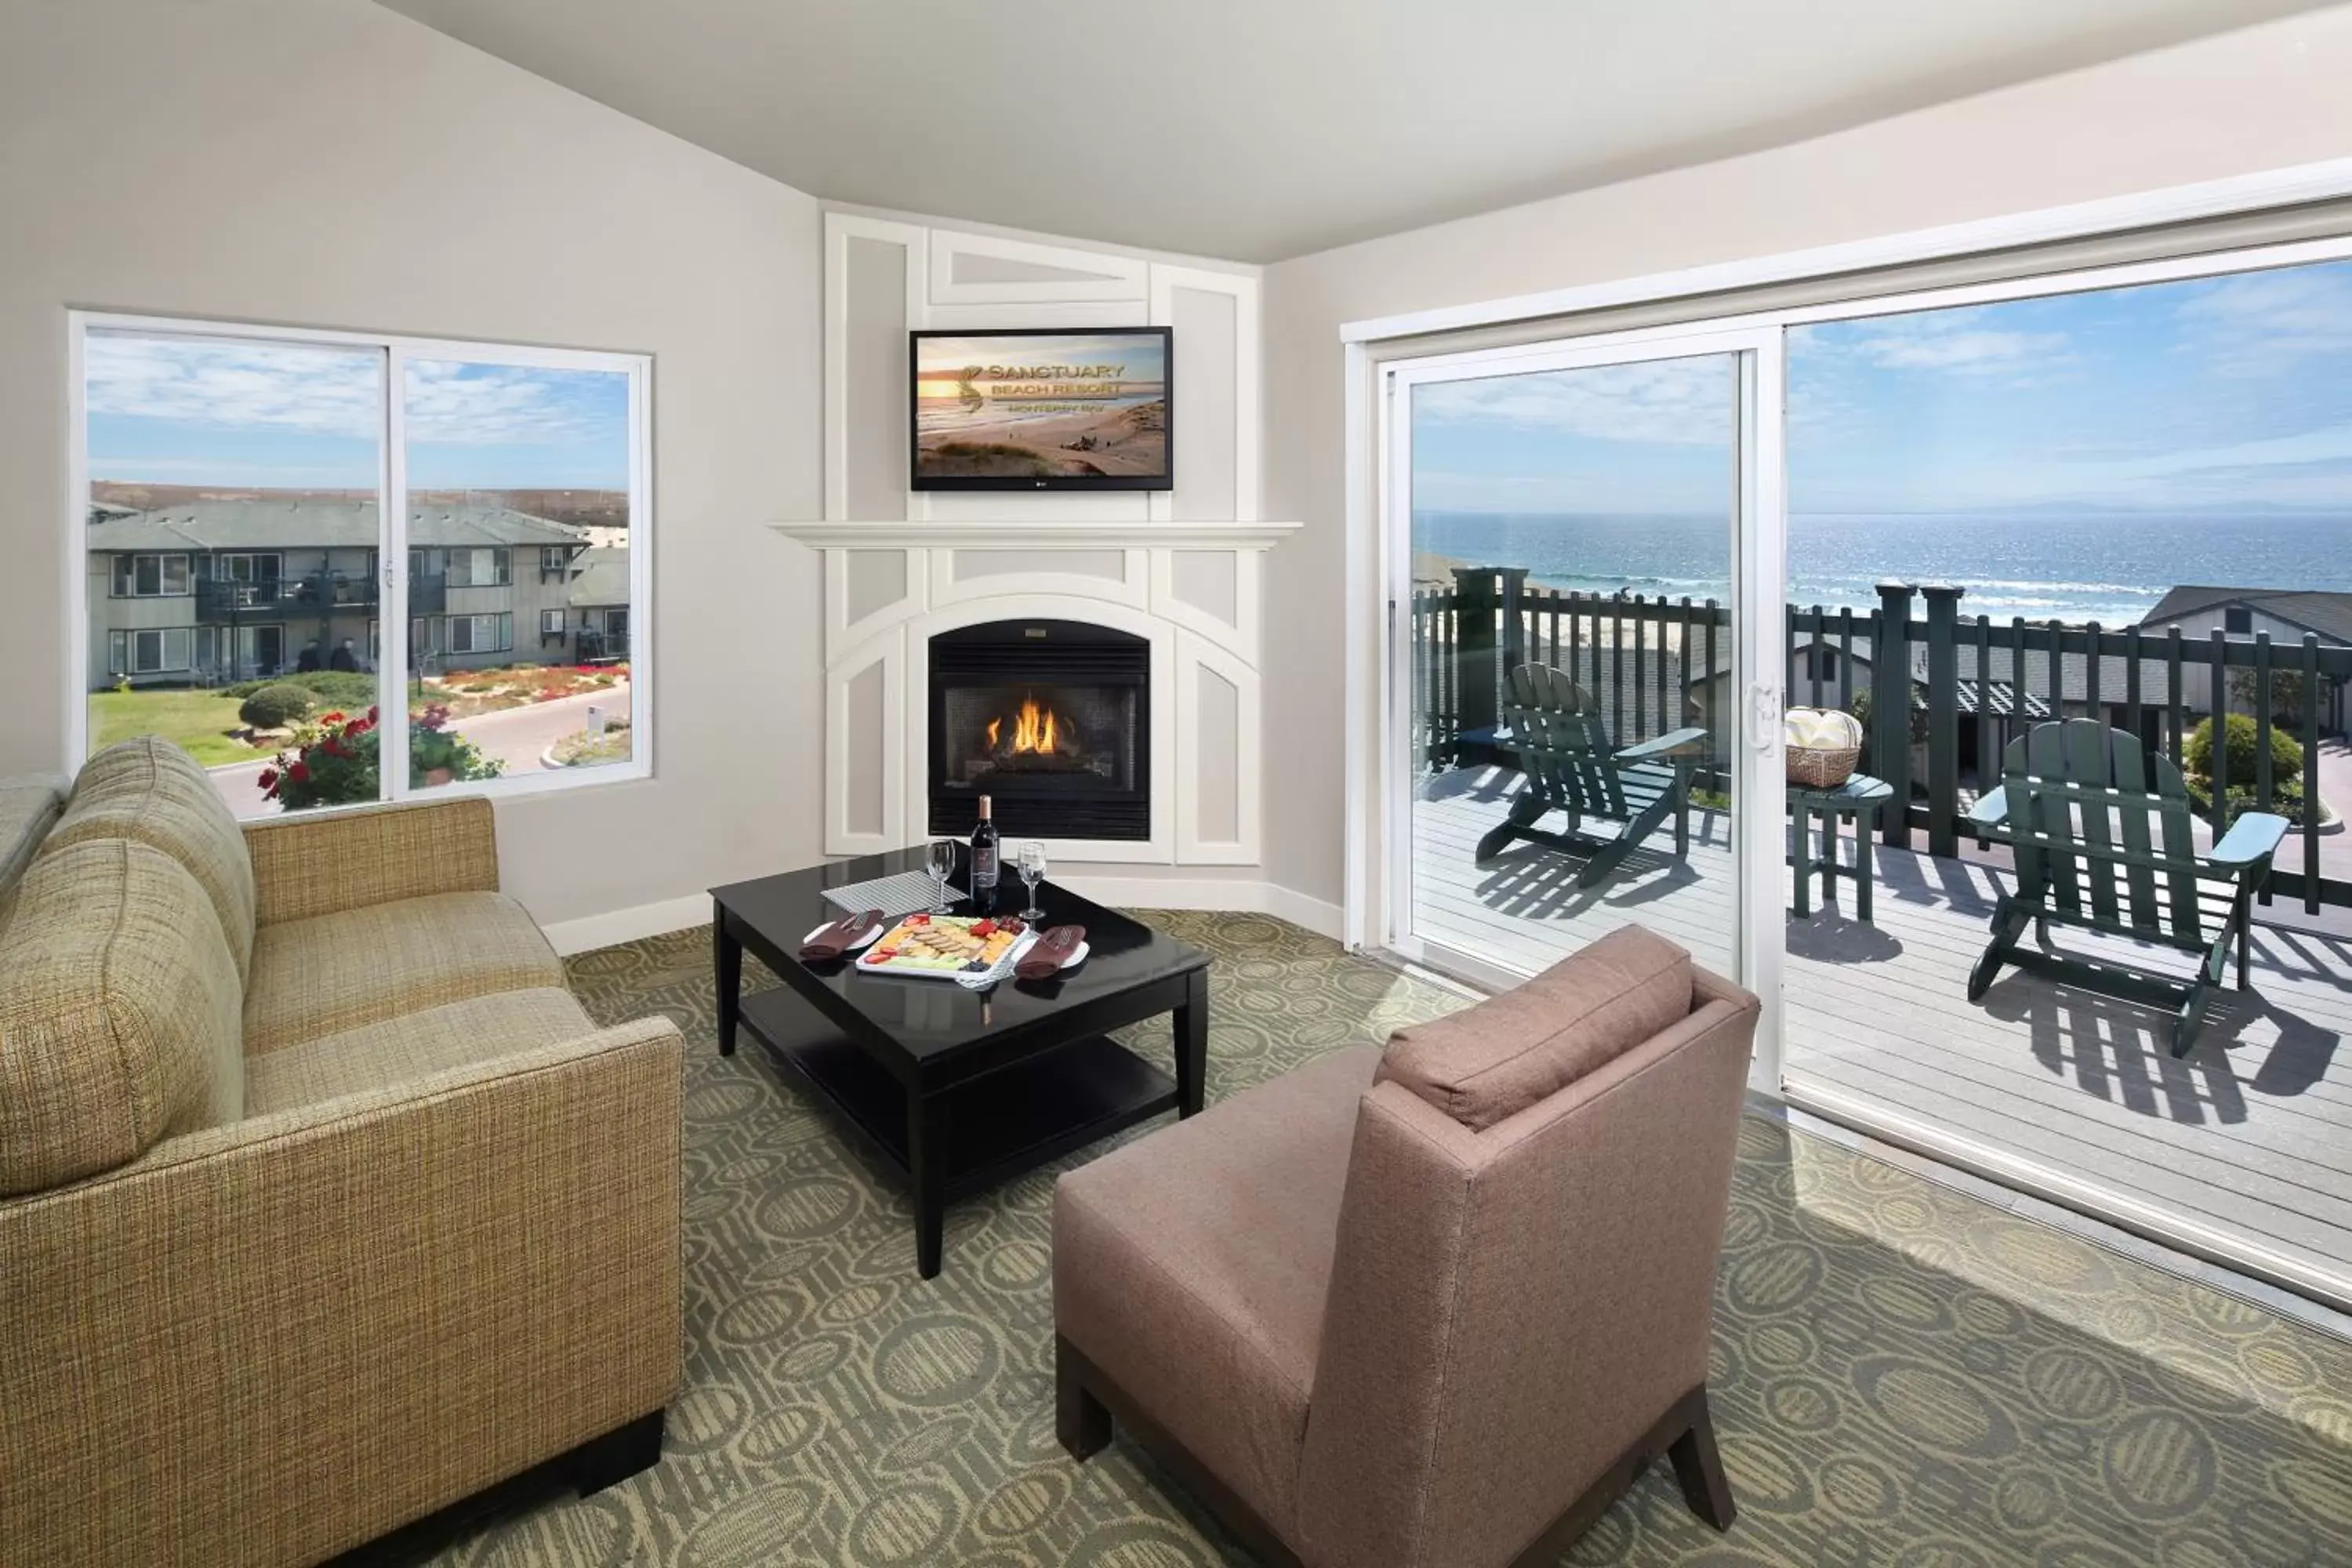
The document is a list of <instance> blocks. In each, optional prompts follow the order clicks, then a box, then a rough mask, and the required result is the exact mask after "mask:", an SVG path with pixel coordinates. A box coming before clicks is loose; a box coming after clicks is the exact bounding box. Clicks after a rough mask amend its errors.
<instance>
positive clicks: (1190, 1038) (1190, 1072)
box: [1175, 969, 1209, 1120]
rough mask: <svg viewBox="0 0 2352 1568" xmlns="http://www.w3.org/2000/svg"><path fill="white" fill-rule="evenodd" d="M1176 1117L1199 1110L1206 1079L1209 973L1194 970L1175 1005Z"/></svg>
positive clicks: (1206, 1083) (1207, 1073)
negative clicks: (1178, 1001)
mask: <svg viewBox="0 0 2352 1568" xmlns="http://www.w3.org/2000/svg"><path fill="white" fill-rule="evenodd" d="M1175 1024H1176V1115H1177V1117H1178V1119H1179V1120H1181V1119H1182V1118H1184V1117H1187V1116H1190V1115H1192V1113H1193V1112H1194V1111H1196V1110H1200V1109H1201V1100H1202V1093H1203V1091H1204V1090H1205V1089H1207V1088H1208V1079H1209V972H1208V971H1207V970H1205V969H1196V970H1194V971H1193V972H1192V974H1191V975H1189V976H1188V977H1187V978H1186V979H1185V982H1184V1000H1183V1001H1181V1002H1180V1003H1178V1004H1177V1005H1176V1017H1175Z"/></svg>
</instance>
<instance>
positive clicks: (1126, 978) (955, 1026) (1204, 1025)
mask: <svg viewBox="0 0 2352 1568" xmlns="http://www.w3.org/2000/svg"><path fill="white" fill-rule="evenodd" d="M922 868H923V851H922V850H920V849H901V850H896V851H893V852H892V853H890V854H887V855H873V856H867V857H866V858H861V859H856V860H844V861H839V862H836V863H835V864H832V865H827V866H818V867H814V868H810V869H808V870H805V871H788V872H785V873H784V874H783V875H782V876H777V877H762V878H760V879H758V880H756V881H750V882H736V883H733V884H731V885H730V886H728V887H724V888H713V889H711V890H710V896H711V899H712V900H713V902H714V904H715V905H716V908H715V910H714V911H713V914H714V920H713V929H714V933H715V941H714V944H713V945H714V947H715V949H716V953H715V956H716V961H717V966H718V981H719V1052H720V1054H721V1055H725V1056H731V1055H733V1054H734V1051H735V1032H736V1026H737V1025H738V1024H739V1023H740V1025H742V1026H744V1027H746V1028H748V1029H749V1030H750V1031H751V1035H752V1037H754V1038H755V1039H757V1040H758V1041H759V1042H760V1043H761V1045H763V1046H765V1047H767V1048H768V1050H769V1052H770V1054H771V1055H772V1056H773V1057H774V1058H776V1060H777V1061H778V1062H779V1063H780V1064H782V1066H783V1067H785V1068H789V1069H790V1070H792V1071H793V1072H794V1073H796V1074H798V1075H799V1076H800V1078H802V1079H803V1080H804V1081H806V1082H807V1084H808V1085H809V1086H810V1087H811V1088H812V1089H815V1091H816V1092H817V1094H818V1096H819V1098H821V1099H822V1100H824V1101H826V1102H827V1103H828V1104H830V1105H831V1106H832V1107H833V1109H834V1110H835V1111H837V1112H838V1113H839V1114H840V1116H841V1118H842V1120H843V1121H845V1123H846V1125H847V1126H848V1128H849V1130H850V1131H852V1132H853V1133H855V1134H856V1136H858V1137H859V1138H860V1139H862V1140H863V1141H864V1142H865V1143H866V1145H867V1146H868V1147H869V1148H870V1149H871V1150H872V1151H873V1152H875V1153H876V1154H877V1155H878V1156H879V1157H880V1158H881V1159H882V1160H883V1161H884V1162H885V1163H888V1164H889V1165H891V1166H893V1167H895V1168H896V1169H898V1170H900V1171H903V1172H905V1173H907V1176H908V1182H909V1184H910V1185H911V1186H912V1188H913V1192H914V1199H915V1255H916V1265H917V1267H918V1268H919V1270H920V1271H921V1274H922V1277H923V1278H924V1279H929V1278H931V1277H932V1276H933V1275H935V1274H937V1273H938V1272H939V1271H940V1229H941V1224H942V1221H943V1219H944V1217H945V1215H946V1211H947V1205H949V1204H950V1202H952V1201H953V1200H955V1199H957V1198H960V1197H963V1196H966V1195H968V1194H972V1193H976V1192H980V1191H982V1190H984V1189H986V1188H988V1187H991V1186H993V1185H994V1184H997V1183H999V1182H1002V1181H1003V1180H1005V1179H1006V1178H1007V1177H1010V1176H1014V1175H1018V1174H1019V1173H1022V1172H1024V1171H1027V1170H1031V1169H1034V1167H1036V1166H1038V1165H1042V1164H1044V1163H1045V1162H1047V1161H1049V1160H1055V1159H1059V1158H1060V1157H1061V1156H1062V1155H1064V1154H1066V1153H1068V1152H1070V1151H1071V1150H1073V1149H1076V1148H1080V1147H1083V1146H1084V1145H1086V1144H1088V1143H1091V1142H1095V1141H1096V1140H1097V1139H1098V1138H1107V1137H1108V1136H1109V1135H1110V1134H1112V1133H1114V1132H1117V1131H1119V1130H1120V1129H1122V1128H1126V1127H1132V1126H1134V1125H1135V1124H1136V1123H1137V1122H1139V1121H1145V1120H1147V1119H1149V1118H1150V1117H1154V1116H1157V1115H1159V1114H1160V1113H1161V1112H1162V1111H1167V1110H1173V1111H1175V1112H1176V1113H1177V1114H1178V1115H1179V1116H1190V1115H1192V1113H1193V1112H1194V1111H1196V1110H1200V1109H1201V1091H1202V1078H1203V1077H1204V1076H1205V1074H1206V1072H1207V1067H1208V1045H1209V955H1208V954H1207V953H1205V952H1202V951H1201V950H1200V949H1198V948H1195V947H1189V946H1187V945H1185V944H1184V943H1183V942H1178V941H1177V940H1175V939H1174V938H1173V937H1169V936H1162V935H1161V934H1160V933H1159V932H1158V931H1153V930H1152V929H1151V928H1150V927H1149V926H1145V925H1141V924H1139V923H1138V922H1137V921H1131V920H1129V919H1128V917H1127V916H1125V915H1122V914H1120V913H1118V911H1117V910H1107V909H1105V908H1103V907H1102V906H1101V905H1100V904H1097V903H1094V902H1091V901H1090V900H1086V899H1082V898H1080V897H1078V896H1077V895H1076V893H1073V892H1071V891H1070V890H1069V889H1066V888H1058V887H1055V885H1054V884H1053V883H1051V882H1047V883H1045V884H1044V885H1043V886H1042V887H1041V888H1040V889H1038V891H1039V893H1040V895H1041V904H1040V907H1041V908H1043V909H1044V910H1045V921H1044V922H1043V924H1044V925H1045V927H1046V928H1047V929H1048V930H1050V929H1052V928H1053V927H1055V926H1056V925H1066V924H1071V923H1074V922H1075V923H1076V924H1078V925H1083V926H1085V927H1086V928H1087V947H1088V948H1089V950H1090V951H1089V952H1088V955H1087V960H1086V962H1085V963H1081V964H1079V965H1077V966H1076V968H1073V969H1068V970H1065V971H1064V972H1063V973H1061V974H1059V975H1057V976H1055V978H1053V979H1051V980H1044V981H1026V980H1007V981H1005V982H1003V984H998V985H996V986H994V987H993V988H992V989H990V990H988V991H984V992H982V991H971V990H968V989H966V988H965V987H963V986H961V985H959V984H955V983H954V982H952V981H949V980H940V979H932V978H928V977H919V978H913V979H909V978H905V977H902V976H898V975H881V974H862V973H855V972H854V971H853V970H852V968H851V965H850V962H849V960H848V959H841V960H837V961H835V962H834V963H802V962H801V961H800V959H799V957H798V956H797V955H798V953H799V952H800V946H801V942H802V940H803V938H804V937H806V936H807V935H808V933H809V931H810V929H811V928H812V927H814V926H819V925H822V924H824V922H825V921H829V920H831V919H833V918H834V917H835V915H837V914H839V913H840V912H841V911H840V910H838V909H837V908H836V907H835V906H834V905H833V904H830V903H828V902H826V901H825V899H824V889H827V888H835V887H839V886H841V885H842V884H844V883H845V882H862V881H866V880H868V879H872V878H876V877H885V876H888V875H891V874H892V873H894V872H898V871H920V870H921V869H922ZM956 880H957V885H958V886H961V885H962V876H961V869H959V873H958V876H957V879H956ZM1022 892H1023V889H1021V887H1020V885H1019V884H1018V883H1017V882H1008V885H1007V887H1006V888H1005V889H1004V896H1003V898H1002V899H1001V907H1003V908H1004V909H1007V910H1018V909H1019V908H1021V907H1022V906H1021V903H1020V901H1019V900H1020V897H1021V894H1022ZM957 910H958V912H959V913H968V912H970V911H969V906H967V905H958V906H957ZM747 948H748V949H750V950H751V952H754V953H756V954H758V955H759V957H760V959H761V962H762V963H766V964H767V966H768V967H769V968H770V969H772V970H773V971H775V973H776V974H777V976H778V978H780V979H781V980H782V982H783V984H782V986H780V987H779V988H777V989H775V990H772V991H761V992H757V993H755V994H752V995H750V996H744V995H742V994H741V992H742V985H743V952H744V950H745V949H747ZM1162 1013H1173V1014H1174V1015H1175V1029H1176V1050H1175V1056H1176V1061H1175V1068H1176V1071H1175V1075H1174V1076H1173V1077H1172V1078H1171V1076H1170V1075H1169V1074H1167V1073H1165V1072H1162V1071H1161V1070H1160V1068H1157V1067H1155V1066H1153V1065H1152V1064H1151V1063H1150V1062H1147V1061H1145V1060H1144V1059H1143V1058H1141V1057H1139V1056H1137V1055H1136V1054H1135V1053H1134V1052H1133V1051H1130V1050H1129V1049H1128V1048H1127V1047H1124V1046H1122V1045H1120V1044H1118V1042H1117V1041H1116V1040H1112V1039H1108V1038H1106V1037H1105V1033H1106V1031H1108V1030H1110V1029H1115V1028H1118V1027H1120V1026H1123V1025H1127V1024H1134V1023H1139V1022H1141V1021H1142V1020H1143V1019H1146V1018H1151V1017H1156V1016H1159V1015H1160V1014H1162Z"/></svg>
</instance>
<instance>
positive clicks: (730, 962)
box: [710, 910, 743, 1057]
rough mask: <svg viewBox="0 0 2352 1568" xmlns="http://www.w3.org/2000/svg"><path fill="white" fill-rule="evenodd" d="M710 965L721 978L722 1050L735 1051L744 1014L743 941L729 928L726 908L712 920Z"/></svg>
mask: <svg viewBox="0 0 2352 1568" xmlns="http://www.w3.org/2000/svg"><path fill="white" fill-rule="evenodd" d="M710 945H711V959H712V963H711V967H712V969H713V971H714V972H715V973H716V974H717V977H718V981H719V1055H720V1056H722V1057H731V1056H733V1055H734V1054H735V1023H736V1020H737V1019H739V1018H740V1017H741V1016H743V944H742V943H741V942H738V941H736V940H735V937H734V935H733V934H732V933H731V932H730V931H728V929H727V911H726V910H713V911H712V913H711V920H710Z"/></svg>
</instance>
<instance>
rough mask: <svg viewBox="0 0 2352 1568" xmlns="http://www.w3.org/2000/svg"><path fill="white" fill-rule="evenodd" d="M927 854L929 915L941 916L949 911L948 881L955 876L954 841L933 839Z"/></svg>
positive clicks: (950, 839)
mask: <svg viewBox="0 0 2352 1568" xmlns="http://www.w3.org/2000/svg"><path fill="white" fill-rule="evenodd" d="M927 854H928V856H929V863H928V868H929V871H930V873H931V889H932V890H931V913H933V914H935V915H943V914H945V913H947V912H948V909H949V904H948V879H949V878H950V877H952V876H954V875H955V868H956V841H955V840H954V839H952V838H934V839H932V840H931V842H930V847H929V850H928V851H927Z"/></svg>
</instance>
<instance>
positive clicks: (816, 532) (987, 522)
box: [772, 518, 1305, 550]
mask: <svg viewBox="0 0 2352 1568" xmlns="http://www.w3.org/2000/svg"><path fill="white" fill-rule="evenodd" d="M772 526H773V527H774V528H775V530H776V531H777V532H779V533H781V534H783V535H784V536H785V537H786V538H789V539H797V540H799V541H800V542H802V543H803V544H805V545H808V546H810V547H811V548H813V549H817V550H1267V549H1271V548H1273V547H1274V546H1275V545H1276V544H1278V543H1280V542H1282V541H1283V540H1284V539H1285V538H1286V537H1287V536H1289V535H1290V534H1293V533H1296V532H1297V531H1298V530H1299V529H1300V528H1302V527H1304V526H1305V525H1304V524H1302V523H1297V522H1162V521H1138V520H1136V519H1133V518H1128V519H1118V520H1111V521H1099V522H1097V521H1079V520H1072V519H1068V518H1026V519H1023V518H1012V519H994V518H991V519H981V518H974V519H970V520H949V519H944V518H931V519H927V520H925V521H919V522H911V521H908V520H907V519H905V518H898V519H893V520H890V521H872V522H834V521H806V522H779V523H776V524H774V525H772Z"/></svg>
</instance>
